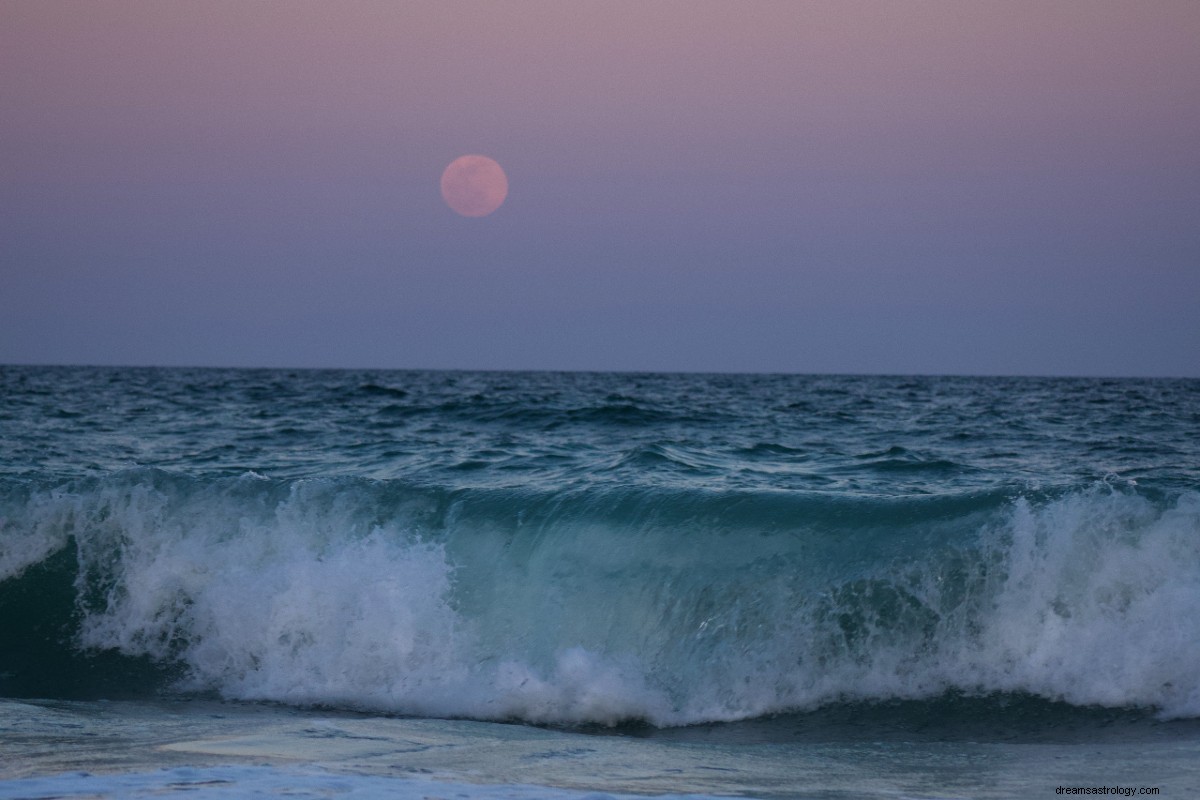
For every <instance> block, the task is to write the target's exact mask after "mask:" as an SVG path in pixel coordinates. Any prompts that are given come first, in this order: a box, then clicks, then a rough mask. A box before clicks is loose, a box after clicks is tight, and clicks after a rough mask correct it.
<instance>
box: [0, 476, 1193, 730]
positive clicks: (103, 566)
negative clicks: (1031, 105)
mask: <svg viewBox="0 0 1200 800" xmlns="http://www.w3.org/2000/svg"><path fill="white" fill-rule="evenodd" d="M0 489H2V491H0V535H2V536H3V539H0V541H2V542H3V545H4V548H3V550H2V551H0V611H2V612H3V614H2V616H0V619H3V620H5V622H4V623H3V626H2V627H0V659H3V662H2V663H0V673H3V674H2V675H0V693H4V694H9V695H22V694H24V695H29V694H43V695H52V696H68V695H71V694H72V693H75V694H78V693H84V692H88V691H97V692H109V693H117V692H129V693H136V692H138V691H158V690H162V689H164V688H166V687H170V688H171V689H172V690H175V691H216V692H219V693H221V694H222V695H224V696H226V697H230V698H240V699H265V700H275V701H282V702H289V703H300V704H317V705H329V706H339V707H353V708H363V709H374V710H384V711H391V712H398V713H415V714H426V715H436V716H465V717H473V718H485V719H505V718H514V719H522V720H527V721H534V722H549V723H566V724H575V723H600V724H613V723H616V722H619V721H623V720H644V721H647V722H649V723H651V724H654V725H660V726H664V725H682V724H694V723H700V722H708V721H720V720H736V719H747V718H754V717H759V716H762V715H768V714H776V713H781V712H786V711H796V710H808V709H814V708H818V707H821V706H825V705H828V704H830V703H854V702H895V701H902V700H919V699H922V698H935V697H940V696H945V695H946V693H958V694H964V695H968V696H971V695H988V694H994V693H1015V694H1017V695H1032V696H1037V697H1041V698H1045V699H1047V700H1051V701H1056V702H1064V703H1069V704H1073V705H1076V706H1089V705H1102V706H1110V707H1142V708H1149V709H1155V710H1157V711H1158V712H1160V713H1162V714H1163V715H1166V716H1176V717H1178V716H1200V675H1198V674H1197V673H1196V671H1195V669H1194V665H1195V664H1196V663H1198V660H1200V628H1198V627H1197V625H1196V623H1195V620H1197V619H1200V592H1198V591H1197V587H1198V586H1200V559H1198V558H1197V555H1198V554H1200V553H1198V552H1197V551H1198V550H1200V495H1198V494H1197V493H1195V492H1182V493H1176V494H1174V495H1165V494H1164V495H1160V494H1150V493H1145V492H1141V493H1139V492H1138V491H1137V490H1135V489H1132V488H1126V489H1119V490H1118V489H1114V488H1111V487H1108V486H1104V485H1099V486H1092V487H1075V488H1066V489H1061V490H1058V491H1056V492H1046V493H1041V494H1028V493H1019V492H1015V491H1005V492H991V493H963V494H956V495H942V496H927V497H918V498H901V499H879V498H876V499H871V498H852V497H847V496H844V495H843V496H823V495H820V494H801V493H795V492H787V493H784V492H714V491H700V490H688V489H663V488H646V487H640V488H639V487H625V488H621V487H615V488H605V489H594V490H574V491H542V492H539V491H532V490H521V491H517V490H500V489H490V490H484V489H449V488H440V487H437V486H421V485H417V484H413V483H409V482H401V481H368V480H362V479H350V478H345V479H308V480H267V479H264V478H261V477H258V476H255V475H252V474H247V475H245V476H242V477H240V478H200V477H190V476H185V475H178V474H172V473H167V472H163V471H156V470H135V471H129V472H125V473H120V474H114V475H110V476H108V477H105V478H96V479H84V480H78V481H73V482H67V483H62V484H54V483H38V482H18V481H12V480H10V481H7V482H5V483H3V484H0ZM81 675H93V676H99V677H98V678H96V679H95V680H92V679H89V680H92V683H91V684H89V683H88V682H87V681H83V682H82V683H81V680H82V679H81V678H80V677H79V676H81Z"/></svg>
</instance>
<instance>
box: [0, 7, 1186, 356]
mask: <svg viewBox="0 0 1200 800" xmlns="http://www.w3.org/2000/svg"><path fill="white" fill-rule="evenodd" d="M465 153H479V154H483V155H487V156H490V157H491V158H494V159H496V160H497V161H498V162H499V163H500V164H502V165H503V167H504V169H505V171H506V172H507V174H508V180H509V193H508V198H507V201H506V202H505V203H504V205H503V206H502V207H501V208H500V209H499V210H498V211H496V212H495V213H494V214H492V215H490V216H487V217H482V218H477V219H470V218H465V217H461V216H458V215H457V214H455V213H454V212H453V211H451V210H450V209H449V208H447V206H446V205H445V203H444V202H443V201H442V197H441V194H440V191H439V183H438V181H439V177H440V175H441V172H442V170H443V168H444V167H445V166H446V165H447V164H448V163H449V162H450V161H451V160H453V159H454V158H455V157H457V156H459V155H462V154H465ZM0 363H71V364H82V363H89V364H163V365H228V366H331V367H338V366H344V367H360V366H370V367H444V368H488V369H522V368H529V369H604V370H608V369H615V370H625V369H629V370H703V371H708V370H714V371H727V370H735V371H783V372H889V373H909V372H920V373H971V374H978V373H999V374H1014V373H1026V374H1084V375H1187V376H1200V2H1197V1H1196V0H1179V1H1178V2H1157V1H1156V0H1147V1H1146V2H1103V1H1098V0H1081V1H1079V2H1062V1H1059V0H1033V1H1031V2H1019V1H1010V0H1005V1H1004V2H983V1H982V0H973V1H972V2H962V0H952V1H951V0H947V1H945V2H943V1H940V0H939V1H937V2H915V1H914V2H884V1H883V0H878V1H877V2H853V1H852V0H829V2H813V3H806V2H798V1H793V0H787V2H704V1H703V0H688V1H687V2H648V1H646V0H637V2H612V1H611V0H602V1H601V0H594V1H593V2H563V1H561V0H550V1H549V2H523V1H519V0H513V1H512V2H495V1H494V0H493V1H491V2H447V1H446V0H437V1H436V2H427V3H424V2H422V3H403V2H391V1H389V2H354V1H353V0H349V1H347V0H338V2H332V0H328V1H326V0H322V2H296V1H294V0H288V1H287V2H282V1H281V2H271V1H269V0H268V1H267V2H243V0H237V2H193V3H166V2H148V1H147V2H133V1H131V0H113V1H112V2H105V1H104V0H98V1H95V0H94V1H92V2H86V3H85V2H56V1H55V0H0Z"/></svg>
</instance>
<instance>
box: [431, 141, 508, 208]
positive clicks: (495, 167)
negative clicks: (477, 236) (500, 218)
mask: <svg viewBox="0 0 1200 800" xmlns="http://www.w3.org/2000/svg"><path fill="white" fill-rule="evenodd" d="M507 196H508V176H507V175H505V174H504V170H503V169H501V168H500V165H499V164H497V163H496V162H495V161H493V160H492V159H490V158H488V157H487V156H476V155H469V156H459V157H458V158H456V159H454V160H453V161H451V162H450V165H449V166H448V167H446V171H445V172H443V173H442V198H443V199H444V200H445V201H446V205H448V206H450V208H452V209H454V210H455V211H457V212H458V213H459V214H462V215H463V216H464V217H486V216H487V215H488V214H490V213H492V212H493V211H495V210H496V209H497V208H499V207H500V204H501V203H503V202H504V198H505V197H507Z"/></svg>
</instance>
